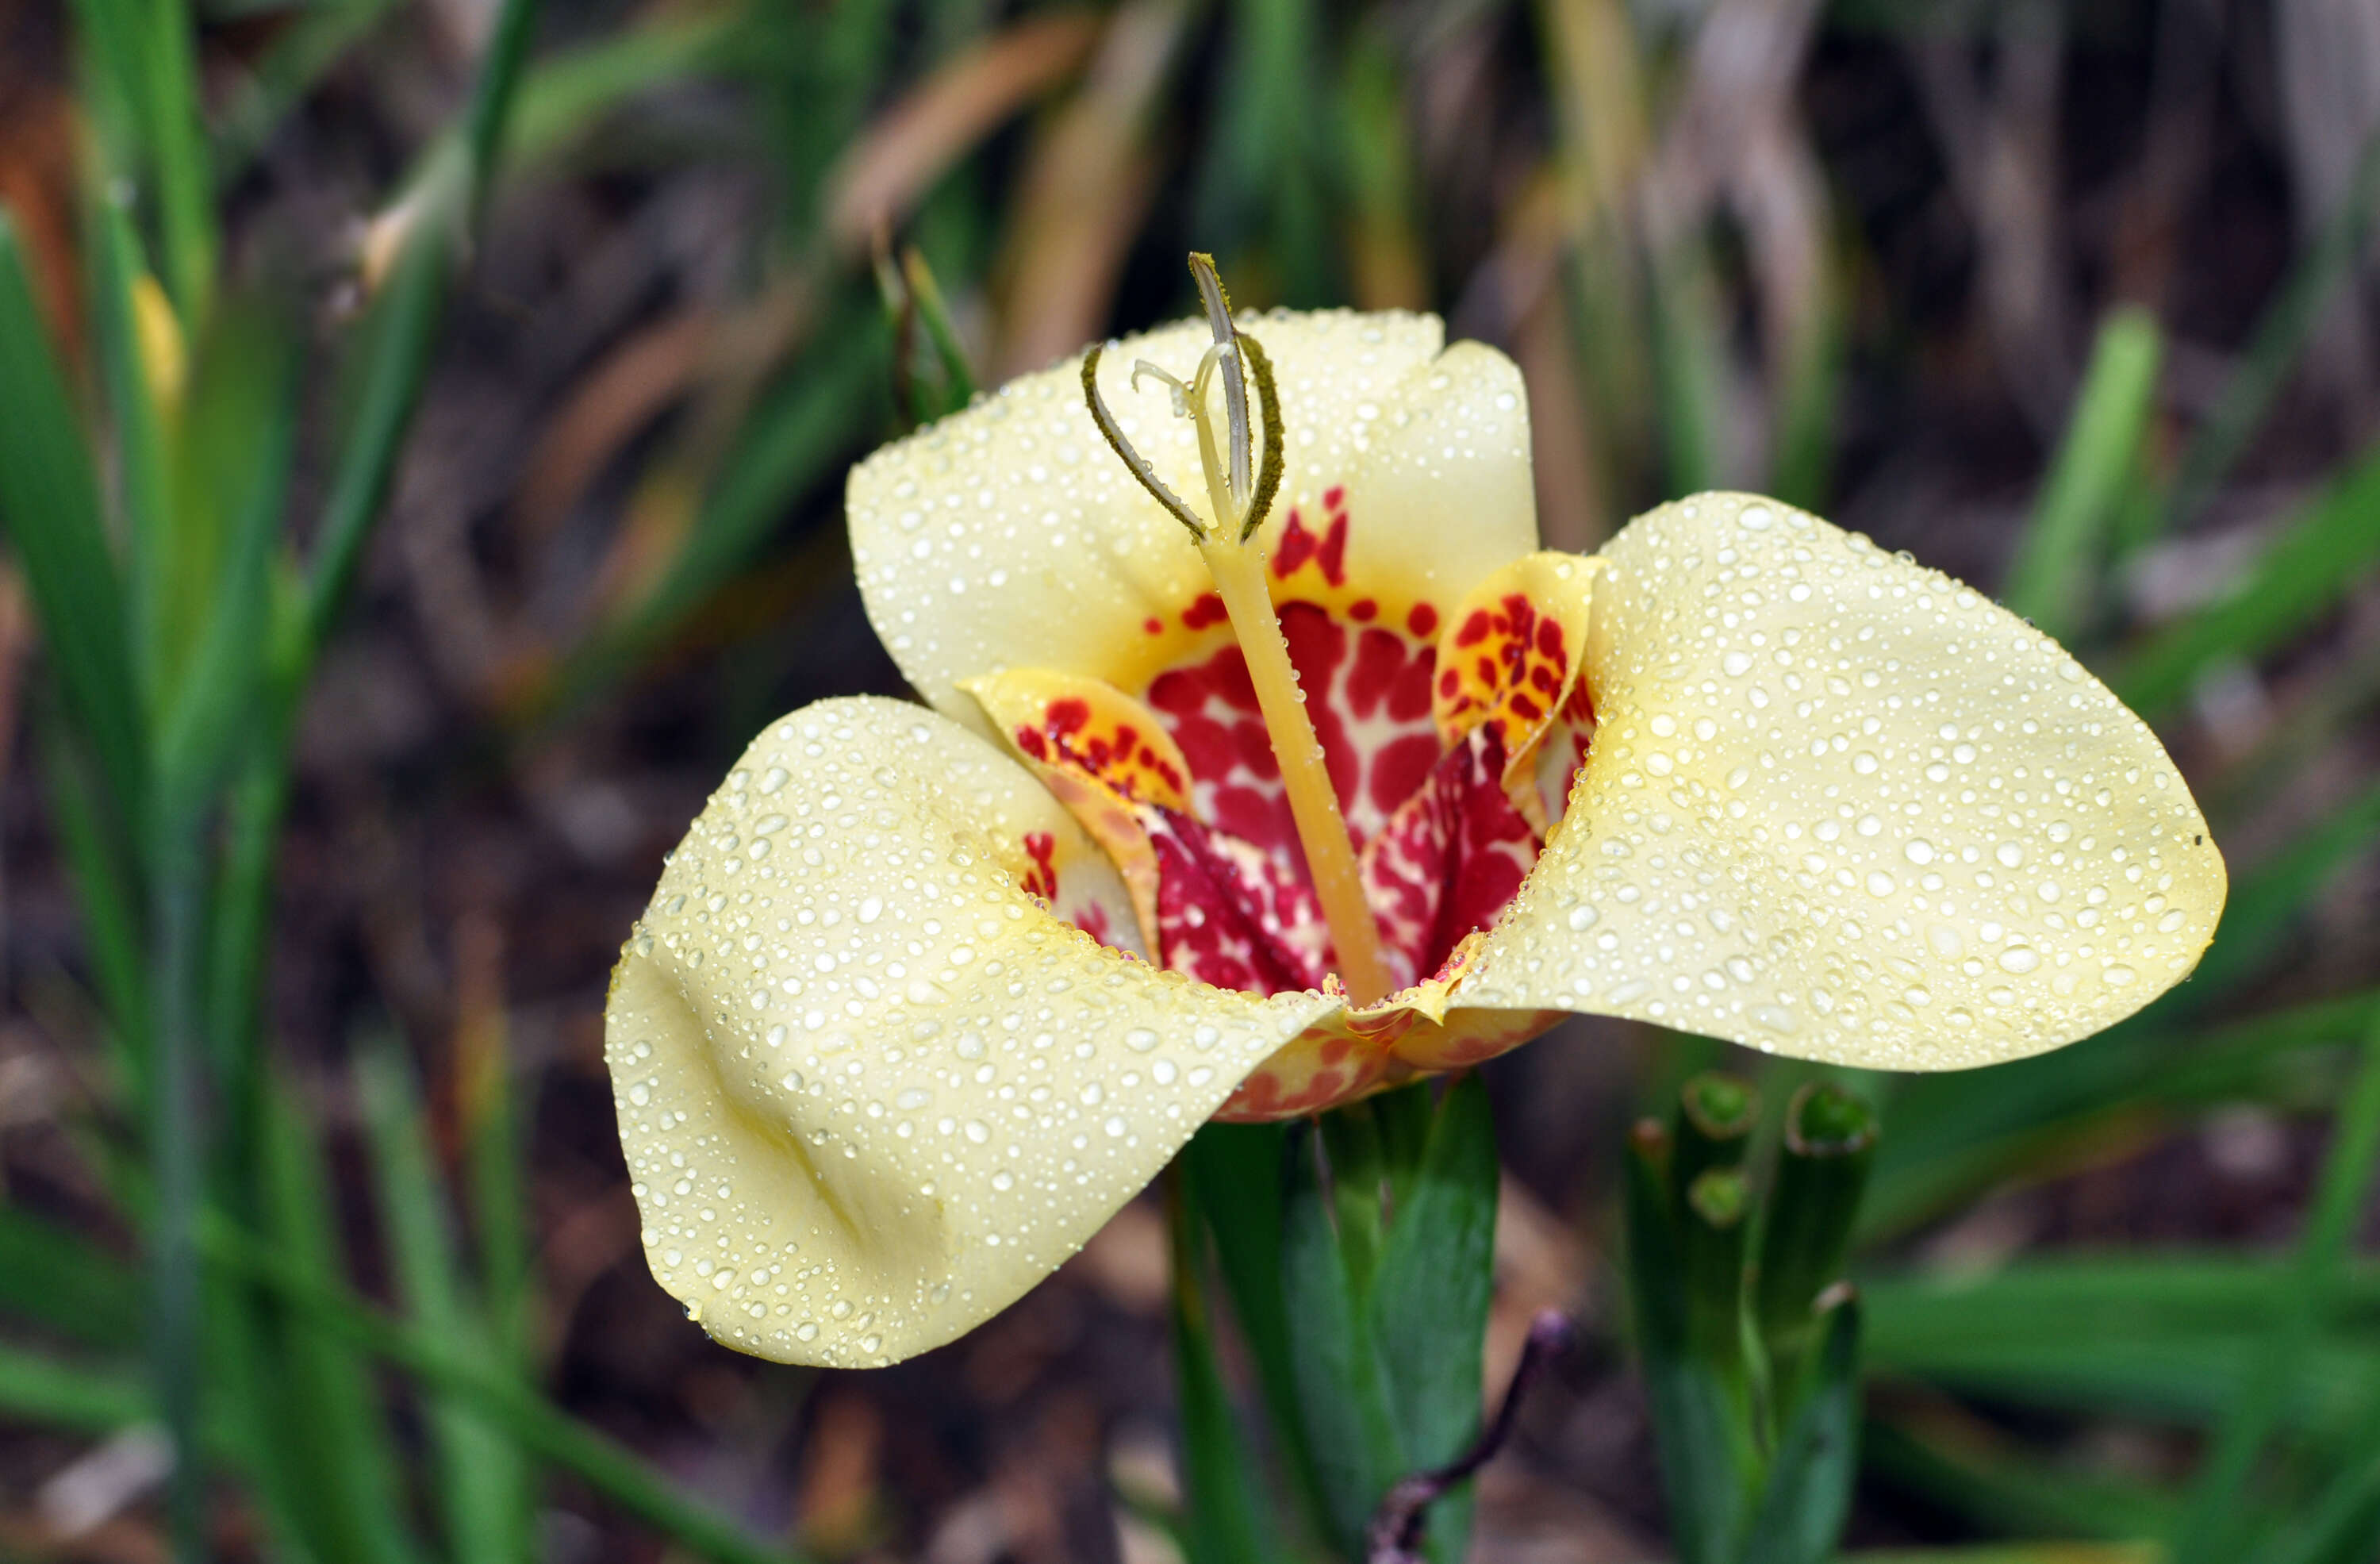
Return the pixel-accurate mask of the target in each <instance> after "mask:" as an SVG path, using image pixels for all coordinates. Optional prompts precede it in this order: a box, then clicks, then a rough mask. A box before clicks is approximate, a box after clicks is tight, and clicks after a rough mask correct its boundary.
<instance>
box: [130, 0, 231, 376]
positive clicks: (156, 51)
mask: <svg viewBox="0 0 2380 1564" xmlns="http://www.w3.org/2000/svg"><path fill="white" fill-rule="evenodd" d="M142 9H143V11H144V12H145V15H144V17H143V18H142V20H141V21H140V24H139V27H140V55H141V67H142V80H141V83H140V85H141V90H142V95H143V97H144V99H145V100H146V102H145V104H144V105H143V113H142V116H141V117H142V119H143V120H144V121H145V122H146V126H147V130H148V141H149V148H148V151H149V157H150V161H151V163H152V165H153V166H154V168H155V169H156V177H157V206H158V214H157V223H158V230H159V232H160V233H161V234H162V236H163V237H164V254H165V280H166V287H168V288H169V289H170V290H171V291H172V293H173V296H174V306H175V309H176V312H177V313H179V314H180V316H181V318H182V329H183V331H184V332H185V333H186V334H188V336H191V337H192V338H193V339H195V338H196V336H197V335H198V333H199V331H200V327H201V326H202V325H203V324H205V322H206V319H207V314H208V309H209V306H210V304H211V303H212V298H213V293H214V279H215V214H214V181H213V179H212V177H211V176H210V175H209V174H208V173H207V141H206V130H205V128H204V127H203V126H202V125H201V124H200V118H199V95H198V76H199V72H198V59H197V39H196V38H195V36H194V35H193V31H192V29H193V25H194V24H193V22H192V20H191V18H190V14H189V10H188V6H186V5H185V3H184V0H145V3H144V4H143V6H142Z"/></svg>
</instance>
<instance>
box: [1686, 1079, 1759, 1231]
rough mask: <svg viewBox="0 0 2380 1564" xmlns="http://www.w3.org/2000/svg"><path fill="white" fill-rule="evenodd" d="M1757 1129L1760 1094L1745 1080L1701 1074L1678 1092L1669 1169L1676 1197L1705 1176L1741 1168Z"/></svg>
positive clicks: (1687, 1082)
mask: <svg viewBox="0 0 2380 1564" xmlns="http://www.w3.org/2000/svg"><path fill="white" fill-rule="evenodd" d="M1759 1127H1760V1094H1759V1093H1758V1092H1757V1091H1755V1090H1754V1089H1753V1087H1752V1085H1751V1083H1750V1082H1748V1081H1742V1080H1739V1079H1737V1078H1736V1077H1734V1076H1731V1075H1723V1074H1720V1073H1719V1072H1718V1071H1716V1070H1705V1071H1704V1072H1702V1073H1701V1074H1699V1075H1696V1076H1694V1077H1693V1078H1691V1079H1690V1080H1688V1081H1686V1082H1685V1083H1684V1084H1683V1085H1682V1086H1681V1087H1679V1089H1678V1101H1677V1115H1676V1122H1675V1123H1674V1124H1673V1125H1672V1126H1671V1127H1670V1129H1671V1145H1672V1146H1673V1147H1674V1149H1673V1150H1672V1152H1671V1153H1670V1183H1671V1184H1672V1185H1673V1186H1674V1187H1675V1188H1676V1190H1677V1191H1678V1198H1679V1199H1680V1200H1681V1201H1682V1200H1683V1199H1684V1198H1685V1194H1686V1191H1688V1190H1689V1189H1691V1188H1693V1187H1694V1180H1695V1179H1699V1178H1701V1177H1702V1176H1703V1174H1704V1173H1705V1172H1706V1171H1707V1170H1709V1169H1711V1168H1714V1167H1741V1166H1742V1165H1743V1158H1744V1154H1745V1153H1746V1152H1748V1151H1749V1150H1750V1149H1751V1147H1752V1135H1753V1131H1754V1130H1757V1129H1758V1128H1759Z"/></svg>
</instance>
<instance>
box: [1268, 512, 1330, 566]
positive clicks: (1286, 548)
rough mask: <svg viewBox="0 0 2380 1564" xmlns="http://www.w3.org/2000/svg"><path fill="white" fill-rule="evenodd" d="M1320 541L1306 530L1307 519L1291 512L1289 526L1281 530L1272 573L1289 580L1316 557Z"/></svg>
mask: <svg viewBox="0 0 2380 1564" xmlns="http://www.w3.org/2000/svg"><path fill="white" fill-rule="evenodd" d="M1319 541H1320V540H1318V538H1316V537H1315V535H1314V534H1313V533H1312V532H1307V531H1306V530H1305V518H1304V517H1303V516H1301V515H1299V514H1298V513H1297V512H1296V511H1294V510H1293V511H1291V512H1290V513H1289V525H1288V526H1287V527H1284V528H1283V529H1281V545H1280V547H1279V548H1278V549H1277V550H1276V551H1275V552H1274V554H1273V556H1272V573H1273V574H1274V575H1276V576H1278V577H1280V578H1281V580H1289V578H1290V577H1292V576H1293V575H1295V574H1296V573H1297V569H1298V567H1300V566H1302V565H1304V564H1305V562H1306V561H1307V560H1309V559H1311V558H1313V557H1314V549H1315V545H1316V544H1318V542H1319Z"/></svg>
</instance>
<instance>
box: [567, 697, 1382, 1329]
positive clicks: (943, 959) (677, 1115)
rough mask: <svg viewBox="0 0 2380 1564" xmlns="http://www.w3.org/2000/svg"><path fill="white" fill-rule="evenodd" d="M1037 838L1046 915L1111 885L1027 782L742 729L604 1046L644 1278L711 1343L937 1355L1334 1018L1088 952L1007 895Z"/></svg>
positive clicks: (998, 759)
mask: <svg viewBox="0 0 2380 1564" xmlns="http://www.w3.org/2000/svg"><path fill="white" fill-rule="evenodd" d="M1045 835H1046V836H1048V837H1052V838H1055V839H1057V840H1058V841H1059V842H1061V843H1062V844H1063V845H1062V849H1061V855H1060V861H1061V862H1062V865H1064V866H1063V867H1062V868H1061V869H1060V871H1059V880H1060V883H1059V886H1058V891H1059V899H1060V901H1061V903H1063V901H1064V900H1065V898H1066V895H1067V891H1068V886H1067V883H1066V882H1067V880H1068V878H1069V876H1070V875H1077V874H1079V875H1088V874H1092V873H1093V872H1094V867H1095V866H1096V867H1097V868H1099V869H1101V870H1103V869H1104V865H1102V864H1098V859H1099V853H1098V849H1096V848H1095V847H1092V846H1091V845H1090V844H1089V842H1088V840H1087V837H1084V836H1083V834H1082V832H1081V829H1080V827H1078V826H1077V825H1075V822H1074V821H1073V820H1072V819H1071V818H1070V817H1069V816H1068V815H1067V813H1066V812H1065V811H1064V809H1062V807H1061V806H1060V805H1059V804H1058V803H1057V801H1056V800H1053V799H1051V798H1050V795H1049V794H1048V793H1047V792H1046V791H1044V790H1043V789H1042V788H1040V787H1039V786H1038V784H1037V783H1036V782H1035V781H1034V780H1033V778H1032V777H1031V776H1028V775H1027V774H1026V771H1025V770H1024V769H1023V768H1022V767H1021V766H1019V765H1017V764H1016V763H1015V762H1014V761H1012V760H1010V759H1009V758H1008V757H1007V756H1005V755H1003V754H1002V753H1000V752H999V751H995V750H994V749H993V748H992V747H991V746H990V745H989V744H987V743H985V742H983V741H982V740H980V739H977V738H975V737H974V736H973V735H971V734H968V733H965V732H964V731H962V730H961V729H960V728H958V727H955V726H953V724H951V723H949V722H947V721H945V720H943V719H942V718H941V717H939V716H936V715H933V714H932V713H929V712H927V711H924V710H922V709H920V708H917V707H915V706H910V705H905V704H903V703H897V702H892V701H882V700H842V701H826V702H821V703H819V704H817V705H814V706H808V707H806V708H804V709H803V710H801V711H799V712H796V713H795V714H794V715H791V716H788V717H785V718H783V719H782V720H780V721H779V722H777V723H776V724H775V725H774V726H772V727H771V728H770V729H769V730H768V731H767V732H766V733H765V734H763V735H762V736H761V737H760V738H759V739H757V740H756V741H755V742H754V743H753V745H752V747H751V749H750V750H749V751H747V753H746V755H745V757H744V759H743V760H742V762H741V763H739V764H738V765H737V766H736V768H735V771H734V772H733V773H732V774H731V775H730V776H729V777H728V779H727V782H726V785H725V786H724V787H722V788H721V789H720V790H719V792H718V793H717V794H715V795H714V796H713V797H712V799H711V800H710V805H709V806H708V807H707V808H706V809H705V810H704V811H703V813H702V815H701V817H700V818H699V819H698V820H697V821H696V822H695V824H694V825H693V828H692V829H691V830H690V831H688V832H687V834H686V840H685V841H684V842H683V843H682V844H680V846H679V847H678V849H677V851H676V852H675V853H674V855H673V856H672V858H671V860H670V863H669V867H668V868H667V870H666V871H664V873H663V874H662V881H661V885H660V887H659V888H658V889H657V890H655V892H654V893H653V901H652V905H651V907H650V909H648V910H647V912H646V914H645V917H644V919H643V921H642V922H641V923H639V925H638V926H637V931H636V934H635V936H634V937H633V939H632V940H631V942H630V944H629V946H628V947H627V950H626V952H625V955H624V957H623V958H622V959H621V962H620V966H619V969H618V971H616V972H615V973H614V975H613V984H612V996H611V1003H610V1006H609V1008H608V1011H607V1013H606V1017H605V1052H606V1055H607V1057H608V1058H609V1061H610V1064H611V1068H612V1080H613V1090H614V1093H615V1094H616V1097H617V1101H618V1107H619V1114H620V1138H621V1142H622V1144H623V1146H624V1149H625V1151H626V1153H627V1160H628V1168H629V1173H630V1176H631V1178H632V1179H634V1182H635V1191H636V1197H637V1206H638V1209H639V1211H640V1212H641V1213H642V1216H643V1223H644V1244H645V1253H646V1257H647V1259H648V1260H649V1261H650V1264H651V1265H652V1270H653V1275H654V1277H656V1278H658V1279H659V1280H660V1282H661V1284H662V1286H663V1287H664V1288H666V1289H669V1291H670V1292H671V1293H673V1294H674V1295H675V1296H676V1297H677V1298H678V1299H679V1300H680V1301H683V1302H684V1303H686V1307H687V1312H688V1313H689V1314H693V1315H694V1316H695V1317H696V1318H698V1320H699V1321H700V1322H701V1324H702V1326H703V1328H704V1329H706V1330H708V1331H709V1332H710V1334H711V1335H712V1336H714V1337H716V1338H719V1339H720V1340H721V1341H723V1342H725V1343H727V1344H728V1345H730V1346H733V1347H735V1348H737V1349H739V1350H744V1351H747V1352H754V1353H758V1354H759V1355H760V1356H762V1357H767V1358H774V1359H778V1360H780V1361H784V1362H809V1363H823V1364H836V1365H859V1364H868V1363H883V1362H892V1361H893V1360H895V1359H898V1358H903V1357H906V1356H909V1355H910V1354H912V1353H916V1352H920V1351H924V1350H926V1349H928V1348H930V1347H934V1346H938V1345H940V1344H941V1343H942V1342H944V1341H947V1340H949V1339H951V1338H953V1337H955V1336H957V1335H959V1334H960V1333H961V1332H963V1331H965V1330H966V1329H968V1328H969V1327H970V1326H974V1325H976V1324H977V1322H978V1321H980V1320H982V1319H984V1318H985V1317H986V1316H988V1315H990V1314H993V1313H994V1312H996V1311H998V1310H1000V1309H1002V1308H1003V1307H1005V1306H1006V1305H1007V1304H1008V1303H1010V1302H1011V1301H1014V1299H1016V1298H1017V1297H1018V1296H1019V1295H1020V1294H1022V1293H1023V1292H1024V1291H1025V1290H1026V1289H1027V1288H1029V1287H1031V1286H1032V1285H1033V1284H1034V1283H1035V1282H1036V1281H1038V1280H1039V1279H1040V1278H1041V1277H1044V1276H1046V1275H1048V1274H1049V1273H1050V1271H1051V1270H1052V1269H1054V1268H1055V1267H1056V1266H1057V1265H1059V1264H1060V1262H1062V1261H1063V1260H1064V1259H1065V1258H1066V1257H1067V1256H1068V1255H1069V1254H1071V1253H1073V1252H1075V1250H1076V1249H1077V1248H1079V1247H1080V1246H1081V1244H1082V1243H1083V1241H1084V1240H1086V1239H1087V1238H1088V1237H1089V1236H1090V1235H1091V1234H1092V1233H1093V1232H1095V1231H1096V1230H1097V1229H1098V1228H1099V1225H1100V1224H1101V1223H1103V1222H1104V1221H1106V1220H1107V1218H1108V1217H1109V1216H1111V1214H1112V1213H1113V1212H1114V1211H1115V1210H1116V1208H1117V1207H1119V1206H1121V1205H1122V1204H1123V1203H1124V1202H1125V1201H1127V1200H1129V1199H1130V1198H1131V1197H1132V1195H1133V1193H1134V1192H1135V1191H1137V1190H1139V1189H1140V1188H1141V1187H1142V1186H1143V1185H1144V1184H1146V1183H1147V1181H1148V1180H1149V1179H1151V1178H1152V1177H1154V1176H1155V1174H1156V1173H1157V1171H1158V1170H1159V1169H1160V1167H1163V1166H1164V1165H1165V1163H1166V1161H1167V1159H1169V1158H1170V1157H1172V1155H1173V1153H1174V1152H1175V1151H1176V1150H1177V1149H1178V1148H1179V1147H1180V1146H1181V1144H1182V1143H1183V1142H1184V1141H1186V1140H1188V1139H1189V1137H1190V1135H1191V1132H1192V1131H1193V1130H1196V1129H1197V1128H1198V1126H1199V1124H1200V1123H1202V1122H1203V1121H1204V1120H1205V1119H1206V1118H1207V1117H1208V1115H1209V1114H1210V1113H1212V1112H1213V1111H1214V1109H1215V1108H1216V1106H1218V1105H1220V1103H1221V1102H1222V1101H1223V1100H1224V1099H1225V1098H1226V1097H1227V1096H1229V1095H1230V1094H1231V1093H1232V1091H1233V1088H1234V1087H1236V1086H1237V1085H1238V1084H1239V1082H1240V1081H1241V1080H1242V1079H1243V1078H1244V1077H1245V1076H1246V1074H1247V1073H1248V1072H1249V1071H1250V1070H1251V1069H1255V1068H1256V1067H1257V1065H1259V1064H1260V1063H1262V1062H1263V1061H1264V1059H1265V1058H1266V1057H1267V1056H1269V1054H1271V1053H1272V1052H1273V1051H1274V1050H1275V1049H1277V1048H1278V1047H1280V1046H1281V1044H1282V1043H1283V1042H1284V1041H1286V1040H1287V1039H1290V1038H1293V1037H1295V1036H1297V1035H1298V1034H1299V1033H1300V1032H1303V1031H1305V1028H1306V1027H1307V1026H1308V1025H1309V1024H1310V1023H1312V1022H1315V1021H1317V1020H1322V1019H1324V1018H1326V1017H1328V1016H1330V1014H1332V1013H1335V1012H1336V1011H1337V1010H1338V1009H1339V1008H1341V1002H1340V1001H1338V1000H1335V999H1331V998H1328V997H1325V996H1321V995H1317V994H1288V995H1281V996H1276V997H1273V998H1270V999H1265V998H1259V997H1257V996H1253V995H1243V994H1233V993H1228V992H1226V991H1223V990H1220V989H1216V988H1212V987H1208V986H1207V985H1205V984H1198V983H1195V982H1193V981H1191V980H1189V979H1187V978H1184V977H1182V976H1180V975H1178V974H1176V973H1172V972H1166V971H1159V970H1157V969H1155V968H1152V967H1150V966H1148V965H1147V964H1146V963H1145V962H1142V961H1139V960H1135V959H1132V958H1130V957H1127V956H1124V955H1122V954H1119V953H1118V952H1117V951H1115V950H1113V949H1111V948H1109V947H1105V946H1102V945H1100V944H1099V942H1098V941H1096V940H1094V939H1092V938H1091V937H1090V936H1089V935H1086V934H1084V933H1082V932H1081V931H1080V930H1079V929H1077V928H1075V927H1074V926H1073V925H1071V924H1069V923H1065V922H1063V921H1062V920H1061V919H1059V918H1058V917H1056V916H1053V915H1052V914H1051V913H1050V911H1049V910H1047V909H1046V908H1045V906H1044V905H1043V903H1042V902H1041V901H1040V900H1038V899H1037V898H1034V897H1032V896H1029V895H1027V894H1026V891H1024V890H1023V889H1021V888H1020V882H1022V881H1024V880H1025V879H1026V878H1028V877H1029V876H1030V875H1031V874H1033V872H1034V870H1035V869H1036V868H1037V867H1039V866H1040V865H1039V863H1038V860H1037V859H1035V858H1034V857H1033V856H1032V855H1030V854H1028V853H1027V852H1026V851H1025V850H1024V849H1023V847H1022V844H1024V843H1025V842H1026V840H1027V839H1028V838H1032V837H1042V836H1045ZM1107 873H1108V874H1109V875H1110V894H1111V896H1112V898H1113V901H1114V904H1115V905H1116V906H1117V907H1118V908H1119V909H1127V908H1128V904H1127V903H1125V901H1124V898H1123V892H1122V887H1121V886H1115V885H1113V883H1112V872H1111V871H1107ZM1123 917H1124V918H1126V919H1129V917H1130V912H1129V910H1123Z"/></svg>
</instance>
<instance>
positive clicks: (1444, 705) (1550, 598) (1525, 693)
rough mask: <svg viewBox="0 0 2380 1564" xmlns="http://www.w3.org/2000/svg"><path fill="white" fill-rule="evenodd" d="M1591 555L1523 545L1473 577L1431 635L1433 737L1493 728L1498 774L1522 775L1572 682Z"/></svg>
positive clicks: (1450, 739)
mask: <svg viewBox="0 0 2380 1564" xmlns="http://www.w3.org/2000/svg"><path fill="white" fill-rule="evenodd" d="M1597 564H1598V562H1597V561H1596V560H1593V559H1582V558H1580V557H1578V556H1575V555H1569V554H1556V553H1550V552H1548V553H1539V554H1530V555H1524V556H1522V557H1520V558H1518V559H1515V560H1514V561H1512V563H1511V564H1510V565H1507V566H1505V567H1504V568H1501V569H1500V570H1498V571H1496V572H1495V573H1494V574H1492V575H1490V576H1489V577H1488V579H1487V580H1483V581H1481V582H1480V583H1479V584H1478V585H1477V586H1476V587H1474V588H1473V589H1472V591H1471V593H1470V595H1469V596H1467V597H1465V598H1464V599H1463V603H1462V604H1461V605H1459V606H1458V607H1457V608H1456V609H1455V611H1454V613H1453V615H1452V616H1451V617H1450V618H1449V619H1448V620H1447V623H1446V629H1444V630H1443V631H1442V632H1440V634H1439V640H1438V682H1437V684H1436V686H1435V687H1433V689H1432V690H1431V691H1430V695H1431V701H1430V709H1431V715H1433V716H1434V717H1435V718H1436V719H1437V722H1438V732H1439V739H1441V740H1442V741H1443V742H1444V743H1446V744H1448V745H1450V746H1451V745H1453V744H1456V743H1458V742H1460V741H1461V740H1462V739H1464V738H1465V737H1467V736H1468V735H1469V734H1471V733H1472V732H1474V731H1475V730H1480V729H1484V730H1486V731H1487V732H1488V734H1489V735H1490V736H1491V737H1493V738H1494V739H1496V740H1497V742H1498V744H1499V746H1500V749H1501V750H1502V751H1503V756H1504V780H1505V785H1506V786H1507V787H1508V788H1510V787H1511V786H1512V783H1513V780H1514V778H1516V777H1519V776H1526V775H1527V771H1526V767H1527V764H1528V763H1529V762H1530V761H1531V760H1532V758H1533V757H1534V754H1535V751H1536V746H1537V741H1538V740H1539V739H1542V738H1543V737H1544V736H1545V733H1546V730H1547V729H1548V727H1551V726H1552V724H1553V722H1554V720H1555V718H1556V717H1558V716H1560V715H1561V713H1562V709H1563V706H1564V704H1565V703H1567V702H1569V700H1570V699H1571V695H1572V692H1573V690H1574V689H1575V688H1576V686H1577V683H1578V677H1579V666H1580V663H1581V661H1582V658H1583V655H1584V654H1585V647H1586V622H1587V609H1588V605H1589V603H1590V601H1591V600H1592V594H1593V590H1594V582H1595V576H1596V571H1597Z"/></svg>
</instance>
